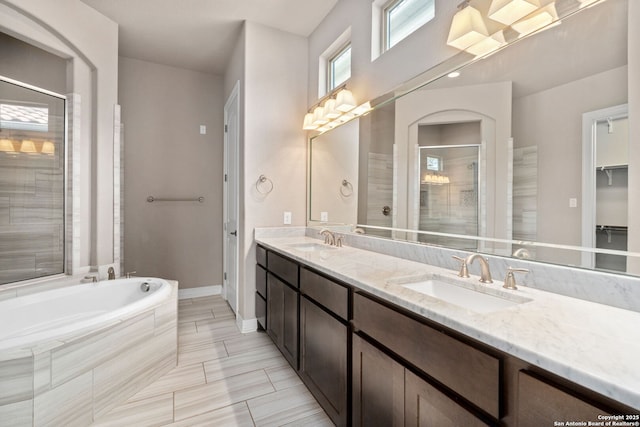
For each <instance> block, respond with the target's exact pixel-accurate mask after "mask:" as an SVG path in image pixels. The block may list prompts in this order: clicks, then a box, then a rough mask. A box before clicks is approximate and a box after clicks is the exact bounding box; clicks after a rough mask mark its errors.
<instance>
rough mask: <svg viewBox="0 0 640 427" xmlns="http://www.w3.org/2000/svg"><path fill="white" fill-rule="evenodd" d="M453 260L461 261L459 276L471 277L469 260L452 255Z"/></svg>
mask: <svg viewBox="0 0 640 427" xmlns="http://www.w3.org/2000/svg"><path fill="white" fill-rule="evenodd" d="M451 258H453V259H455V260H456V261H460V271H459V272H458V276H460V277H470V276H469V268H468V267H467V260H466V259H465V258H460V257H459V256H455V255H452V256H451Z"/></svg>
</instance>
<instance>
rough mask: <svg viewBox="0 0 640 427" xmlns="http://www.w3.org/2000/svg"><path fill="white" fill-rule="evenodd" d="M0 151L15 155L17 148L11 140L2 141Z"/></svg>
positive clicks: (0, 141) (0, 140)
mask: <svg viewBox="0 0 640 427" xmlns="http://www.w3.org/2000/svg"><path fill="white" fill-rule="evenodd" d="M0 151H2V152H4V153H15V152H16V148H15V147H14V145H13V141H11V140H10V139H0Z"/></svg>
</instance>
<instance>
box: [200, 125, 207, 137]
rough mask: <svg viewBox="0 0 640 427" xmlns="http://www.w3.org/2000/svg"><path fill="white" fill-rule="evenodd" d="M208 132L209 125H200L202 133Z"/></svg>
mask: <svg viewBox="0 0 640 427" xmlns="http://www.w3.org/2000/svg"><path fill="white" fill-rule="evenodd" d="M206 134H207V127H206V126H205V125H200V135H206Z"/></svg>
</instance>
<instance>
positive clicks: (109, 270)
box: [107, 267, 116, 280]
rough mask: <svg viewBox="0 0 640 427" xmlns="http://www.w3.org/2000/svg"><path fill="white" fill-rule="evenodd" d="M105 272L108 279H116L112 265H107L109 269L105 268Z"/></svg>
mask: <svg viewBox="0 0 640 427" xmlns="http://www.w3.org/2000/svg"><path fill="white" fill-rule="evenodd" d="M107 274H108V275H109V280H115V279H116V271H115V270H114V269H113V267H109V269H108V270H107Z"/></svg>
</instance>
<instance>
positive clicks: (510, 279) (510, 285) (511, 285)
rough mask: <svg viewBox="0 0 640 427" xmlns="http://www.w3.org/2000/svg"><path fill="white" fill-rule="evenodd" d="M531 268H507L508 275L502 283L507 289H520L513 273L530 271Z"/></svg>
mask: <svg viewBox="0 0 640 427" xmlns="http://www.w3.org/2000/svg"><path fill="white" fill-rule="evenodd" d="M528 272H529V270H528V269H526V268H513V267H509V268H507V277H505V278H504V285H502V287H503V288H505V289H514V290H515V289H518V287H517V286H516V277H515V276H514V275H513V273H528Z"/></svg>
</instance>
